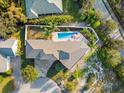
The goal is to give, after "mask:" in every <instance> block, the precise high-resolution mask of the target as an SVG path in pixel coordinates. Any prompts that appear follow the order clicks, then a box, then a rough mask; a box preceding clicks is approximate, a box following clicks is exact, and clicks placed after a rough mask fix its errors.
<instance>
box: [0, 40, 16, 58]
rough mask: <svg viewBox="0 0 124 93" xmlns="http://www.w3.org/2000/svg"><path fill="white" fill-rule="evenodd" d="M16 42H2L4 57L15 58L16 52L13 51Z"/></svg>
mask: <svg viewBox="0 0 124 93" xmlns="http://www.w3.org/2000/svg"><path fill="white" fill-rule="evenodd" d="M15 42H17V40H15V39H7V40H5V41H0V54H2V55H4V56H14V52H15V51H14V50H13V49H12V48H13V46H14V44H15Z"/></svg>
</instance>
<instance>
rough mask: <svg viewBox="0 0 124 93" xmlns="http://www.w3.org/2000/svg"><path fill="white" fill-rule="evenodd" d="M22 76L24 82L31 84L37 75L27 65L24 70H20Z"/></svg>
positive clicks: (32, 68) (34, 70) (31, 67)
mask: <svg viewBox="0 0 124 93" xmlns="http://www.w3.org/2000/svg"><path fill="white" fill-rule="evenodd" d="M22 76H23V79H24V81H26V82H33V81H35V80H36V79H37V77H38V73H37V71H36V69H35V68H34V67H33V66H30V65H27V66H26V67H25V68H24V69H22Z"/></svg>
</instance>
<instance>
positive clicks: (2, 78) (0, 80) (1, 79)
mask: <svg viewBox="0 0 124 93" xmlns="http://www.w3.org/2000/svg"><path fill="white" fill-rule="evenodd" d="M3 80H4V77H3V76H1V75H0V83H2V81H3Z"/></svg>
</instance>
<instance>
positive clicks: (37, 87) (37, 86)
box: [14, 77, 61, 93]
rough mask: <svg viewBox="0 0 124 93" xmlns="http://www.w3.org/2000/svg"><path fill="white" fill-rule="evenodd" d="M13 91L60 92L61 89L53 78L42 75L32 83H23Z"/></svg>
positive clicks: (26, 92)
mask: <svg viewBox="0 0 124 93" xmlns="http://www.w3.org/2000/svg"><path fill="white" fill-rule="evenodd" d="M14 93H61V89H60V88H59V87H58V86H57V84H56V83H55V82H54V81H53V80H51V79H49V78H47V77H43V78H39V79H38V80H36V81H35V82H34V83H26V84H23V86H21V88H20V89H19V90H18V91H15V92H14Z"/></svg>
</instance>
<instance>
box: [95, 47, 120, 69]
mask: <svg viewBox="0 0 124 93" xmlns="http://www.w3.org/2000/svg"><path fill="white" fill-rule="evenodd" d="M97 56H98V58H99V59H100V61H101V62H103V64H104V65H105V66H106V67H107V68H115V67H116V66H118V65H119V64H120V63H121V55H120V52H119V51H118V50H115V49H109V48H107V47H102V48H101V49H100V50H99V51H98V54H97Z"/></svg>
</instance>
